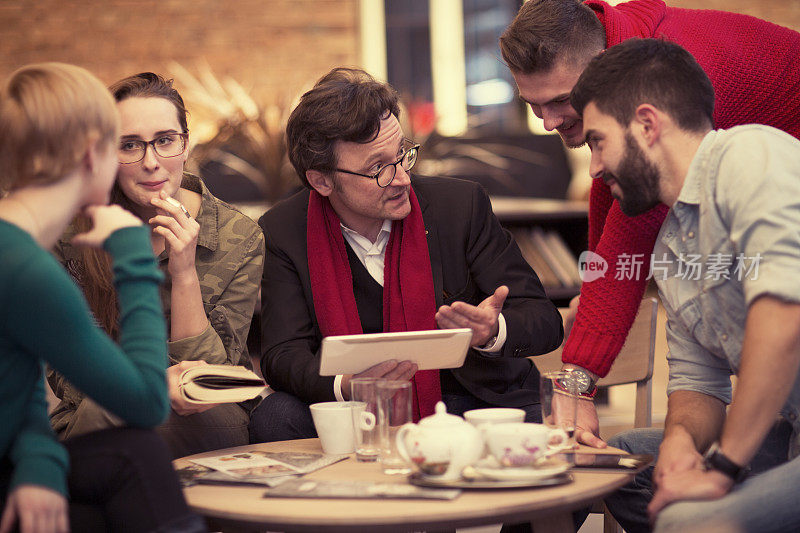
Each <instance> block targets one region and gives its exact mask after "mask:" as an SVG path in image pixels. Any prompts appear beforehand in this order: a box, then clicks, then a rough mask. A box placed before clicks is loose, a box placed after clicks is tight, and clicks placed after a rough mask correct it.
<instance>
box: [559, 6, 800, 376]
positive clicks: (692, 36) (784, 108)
mask: <svg viewBox="0 0 800 533" xmlns="http://www.w3.org/2000/svg"><path fill="white" fill-rule="evenodd" d="M585 3H586V5H588V6H589V7H591V8H592V9H593V10H594V11H595V13H596V14H597V17H598V19H600V22H601V23H602V24H603V26H604V28H605V30H606V40H607V45H608V46H613V45H616V44H619V43H620V42H622V41H624V40H626V39H629V38H632V37H658V38H663V39H667V40H670V41H673V42H676V43H677V44H680V45H681V46H683V47H685V48H686V49H688V50H689V52H691V53H692V55H693V56H694V57H695V58H696V59H697V62H698V63H699V64H700V65H701V66H702V67H703V69H704V70H705V71H706V73H707V74H708V76H709V78H710V79H711V81H712V83H713V85H714V90H715V92H716V99H715V109H714V121H715V124H716V127H719V128H730V127H732V126H736V125H738V124H748V123H759V124H767V125H770V126H773V127H776V128H780V129H782V130H783V131H786V132H787V133H789V134H791V135H793V136H795V137H798V138H800V54H798V50H800V34H798V33H797V32H795V31H792V30H790V29H788V28H784V27H781V26H778V25H775V24H771V23H769V22H765V21H763V20H759V19H756V18H754V17H749V16H746V15H739V14H735V13H725V12H721V11H712V10H689V9H677V8H671V7H667V6H666V5H665V3H664V2H663V0H633V1H630V2H624V3H621V4H619V5H617V6H611V5H609V4H607V3H606V2H604V1H602V0H587V1H586V2H585ZM666 214H667V208H666V206H663V205H662V206H658V207H656V208H654V209H653V210H651V211H649V212H648V213H645V214H643V215H640V216H638V217H633V218H630V217H627V216H625V215H624V214H623V213H622V212H621V211H620V208H619V205H618V204H617V202H616V201H615V200H613V198H612V197H611V192H610V190H609V189H608V187H607V186H606V185H605V184H604V183H602V182H601V181H599V180H595V182H594V183H593V184H592V194H591V197H590V202H589V249H590V250H592V251H594V252H595V253H597V254H599V255H600V256H602V257H603V258H604V259H605V260H606V261H607V262H608V271H607V272H606V275H605V277H603V278H600V279H598V280H595V281H592V282H588V283H584V284H583V286H582V287H581V300H580V305H579V307H578V314H577V316H576V318H575V324H574V325H573V327H572V330H571V332H570V335H569V337H568V338H567V342H566V344H565V346H564V352H563V361H564V362H565V363H572V364H576V365H579V366H582V367H584V368H586V369H588V370H591V371H592V372H594V373H596V374H598V375H600V376H605V375H606V374H607V373H608V370H609V369H610V368H611V364H612V363H613V362H614V359H615V358H616V356H617V354H618V353H619V350H620V349H621V348H622V345H623V344H624V342H625V338H626V337H627V335H628V331H629V330H630V327H631V324H633V320H634V319H635V318H636V311H637V309H638V308H639V302H640V301H641V298H642V295H643V293H644V290H645V288H646V286H647V280H646V279H645V277H646V272H645V273H643V275H642V276H641V277H640V279H638V280H627V279H625V280H617V279H615V276H616V273H617V264H618V262H619V257H620V255H621V254H630V255H634V254H644V261H645V265H643V266H642V269H643V271H644V270H645V269H646V268H649V260H650V254H651V253H652V251H653V247H654V245H655V239H656V237H657V236H658V231H659V229H660V227H661V224H662V223H663V221H664V219H665V218H666ZM646 265H647V266H646Z"/></svg>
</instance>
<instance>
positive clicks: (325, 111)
mask: <svg viewBox="0 0 800 533" xmlns="http://www.w3.org/2000/svg"><path fill="white" fill-rule="evenodd" d="M398 115H399V106H398V96H397V93H396V92H395V91H394V90H393V89H392V88H391V87H390V86H389V85H387V84H384V83H380V82H377V81H376V80H374V79H373V78H372V77H371V76H369V75H368V74H367V73H365V72H363V71H361V70H357V69H345V68H337V69H334V70H332V71H331V72H330V73H328V74H327V75H326V76H324V77H323V78H322V79H320V80H319V81H318V82H317V84H316V85H315V86H314V88H313V89H312V90H310V91H309V92H307V93H306V94H305V95H303V97H302V98H301V100H300V103H299V104H298V106H297V107H296V108H295V109H294V111H293V112H292V114H291V116H290V118H289V122H288V125H287V147H288V151H289V157H290V160H291V162H292V164H293V165H294V167H295V169H296V170H297V172H298V175H299V176H300V178H301V180H302V181H303V184H304V185H305V186H306V188H307V190H305V191H302V192H300V193H298V194H296V195H295V196H293V197H291V198H289V199H288V200H285V201H283V202H281V203H279V204H277V205H276V206H274V207H273V208H272V209H270V210H269V211H268V212H267V213H266V214H265V215H264V216H263V217H262V218H261V220H260V221H259V224H260V225H261V227H262V228H263V230H264V235H265V238H266V243H267V251H266V259H265V261H266V262H265V267H264V277H263V279H262V314H261V331H262V340H261V350H262V358H261V369H262V371H263V373H264V377H265V379H266V380H267V382H268V383H269V384H270V385H271V386H272V388H273V389H275V390H276V391H278V392H276V393H273V394H272V395H270V396H268V397H267V398H266V399H265V400H264V402H263V403H262V405H261V406H259V408H258V409H257V410H256V411H255V412H254V413H253V415H252V418H251V426H250V427H251V440H253V441H267V440H283V439H290V438H302V437H310V436H315V435H316V433H315V431H314V426H313V423H312V421H311V415H310V412H309V409H308V404H310V403H314V402H320V401H334V400H339V401H342V400H346V399H348V398H349V392H350V391H349V386H348V384H349V381H350V379H351V378H352V377H354V376H350V375H344V376H336V377H322V376H320V375H319V363H320V361H319V347H320V343H321V340H322V338H323V337H325V336H329V335H344V334H357V333H378V332H389V331H415V330H432V329H437V328H442V329H444V328H461V327H467V328H471V329H472V331H473V337H472V348H473V349H471V350H470V351H469V353H468V355H467V359H466V361H465V363H464V365H463V366H462V367H461V368H457V369H452V370H425V371H418V370H417V367H416V365H414V364H413V363H411V362H409V361H392V360H390V361H385V362H383V363H380V364H378V365H376V366H374V367H372V368H370V369H368V370H366V371H364V372H363V373H361V374H358V375H357V376H375V377H385V378H389V379H402V380H408V379H412V380H413V382H414V384H415V395H414V396H415V397H414V411H415V412H414V415H415V417H422V416H426V415H429V414H431V413H432V412H433V407H434V405H435V403H436V401H438V400H439V399H442V400H444V402H445V404H447V406H448V410H449V411H450V412H453V413H456V414H461V413H463V412H464V411H466V410H469V409H474V408H481V407H492V406H504V407H519V408H522V409H524V410H525V411H526V413H527V420H529V421H534V420H540V419H541V413H540V409H539V403H538V402H539V398H538V373H537V371H536V369H535V367H534V366H533V364H532V363H531V361H530V360H529V359H527V356H529V355H537V354H541V353H546V352H548V351H551V350H553V349H555V348H556V347H557V346H558V345H559V343H560V342H561V339H562V327H561V318H560V316H559V314H558V312H557V310H556V308H555V307H554V306H553V304H552V303H551V302H550V301H549V300H548V299H547V297H546V296H545V293H544V290H543V289H542V286H541V284H540V282H539V280H538V278H537V277H536V274H535V273H534V272H533V270H531V268H530V266H529V265H528V264H527V263H526V262H525V260H524V259H523V258H522V255H521V254H520V251H519V248H518V247H517V245H516V243H514V241H513V240H512V238H511V236H510V234H509V233H508V232H507V231H505V230H503V229H502V228H501V227H500V224H499V223H498V221H497V219H496V218H495V216H494V214H493V213H492V210H491V205H490V203H489V199H488V197H487V196H486V193H485V192H484V191H483V190H482V189H481V188H480V186H479V185H477V184H476V183H473V182H467V181H461V180H456V179H441V178H433V177H430V178H414V179H412V177H411V175H410V174H409V171H410V170H411V169H412V167H413V166H414V163H415V162H416V159H417V153H418V150H419V149H420V147H419V145H417V144H414V143H413V142H411V141H409V140H408V139H406V138H405V137H404V135H403V130H402V128H401V126H400V123H399V121H398Z"/></svg>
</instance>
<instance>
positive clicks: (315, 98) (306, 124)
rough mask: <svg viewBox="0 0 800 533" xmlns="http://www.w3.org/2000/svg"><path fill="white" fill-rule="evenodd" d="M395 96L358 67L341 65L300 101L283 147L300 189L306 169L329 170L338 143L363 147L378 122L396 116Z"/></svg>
mask: <svg viewBox="0 0 800 533" xmlns="http://www.w3.org/2000/svg"><path fill="white" fill-rule="evenodd" d="M398 102H399V98H398V95H397V92H396V91H395V90H394V89H393V88H392V87H391V86H390V85H389V84H387V83H382V82H379V81H377V80H375V78H373V77H372V76H370V75H369V74H367V73H366V72H364V71H363V70H361V69H355V68H344V67H339V68H335V69H333V70H331V71H330V72H329V73H328V74H326V75H325V76H323V77H322V78H320V80H319V81H318V82H317V83H316V85H314V88H313V89H311V90H310V91H308V92H307V93H305V94H304V95H303V96H302V97H301V98H300V103H299V104H297V107H295V108H294V110H293V111H292V114H291V115H290V116H289V121H288V123H287V125H286V145H287V146H286V147H287V150H288V152H289V160H290V161H291V162H292V165H293V166H294V169H295V170H296V171H297V175H298V176H299V177H300V180H301V181H302V182H303V185H305V186H306V187H310V186H309V183H308V178H306V171H308V170H319V171H321V172H326V173H327V172H333V171H334V169H335V168H336V152H335V145H336V142H337V141H347V142H357V143H367V142H370V141H372V140H373V139H375V137H376V136H377V135H378V132H379V131H380V128H381V120H382V119H385V118H387V117H388V116H389V115H390V114H392V115H394V116H396V117H399V115H400V105H399V103H398Z"/></svg>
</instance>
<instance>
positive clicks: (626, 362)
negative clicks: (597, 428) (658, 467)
mask: <svg viewBox="0 0 800 533" xmlns="http://www.w3.org/2000/svg"><path fill="white" fill-rule="evenodd" d="M559 311H560V312H561V316H562V318H563V317H564V315H566V313H567V309H565V308H560V309H559ZM657 316H658V302H657V301H656V299H655V298H644V299H643V300H642V303H641V304H640V305H639V312H638V314H637V315H636V319H635V320H634V321H633V326H631V329H630V331H629V332H628V337H627V339H625V344H624V345H623V346H622V349H621V350H620V352H619V355H618V356H617V358H616V359H615V360H614V364H613V365H611V370H609V372H608V374H607V375H606V376H605V377H603V378H601V379H600V380H599V381H598V382H597V384H598V385H599V386H601V387H611V386H614V385H625V384H628V383H636V407H635V409H636V414H635V417H634V427H637V428H639V427H649V426H650V425H651V423H652V383H651V378H652V377H653V361H654V359H655V353H656V318H657ZM562 348H563V344H562V345H561V346H559V347H558V348H557V349H556V350H554V351H552V352H550V353H547V354H543V355H537V356H534V357H531V360H532V361H533V362H534V364H535V365H536V368H538V369H539V372H549V371H552V370H558V369H560V368H561V352H562Z"/></svg>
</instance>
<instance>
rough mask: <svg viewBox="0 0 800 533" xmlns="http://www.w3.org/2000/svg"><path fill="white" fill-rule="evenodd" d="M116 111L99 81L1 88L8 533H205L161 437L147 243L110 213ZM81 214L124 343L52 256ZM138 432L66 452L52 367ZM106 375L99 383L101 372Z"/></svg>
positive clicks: (160, 385) (28, 78) (33, 73)
mask: <svg viewBox="0 0 800 533" xmlns="http://www.w3.org/2000/svg"><path fill="white" fill-rule="evenodd" d="M118 135H119V118H118V116H117V111H116V109H115V104H114V100H113V99H112V98H111V95H110V94H109V93H108V91H107V90H106V88H105V87H103V85H102V84H101V83H100V81H99V80H98V79H97V78H95V77H94V76H92V75H91V74H90V73H89V72H88V71H86V70H84V69H82V68H79V67H75V66H72V65H65V64H62V63H43V64H37V65H29V66H27V67H23V68H21V69H19V70H17V71H16V72H15V73H13V74H12V75H11V77H10V78H9V79H8V80H7V81H6V83H5V84H4V85H3V87H1V88H0V169H2V171H0V247H1V248H2V250H3V252H2V254H0V302H2V305H0V421H2V422H0V512H2V516H1V517H0V532H2V533H7V532H10V531H21V532H22V533H27V532H40V533H47V532H65V531H69V530H70V529H71V530H72V531H106V530H107V531H156V530H158V531H186V532H188V531H205V525H204V523H203V522H202V520H201V519H200V518H199V517H197V516H195V515H193V514H192V513H191V512H190V511H189V509H188V508H187V506H186V503H185V501H184V499H183V495H182V493H181V489H180V486H179V484H178V480H177V478H176V476H175V474H174V471H173V470H172V468H171V462H170V455H169V452H168V450H167V448H166V446H165V445H164V443H163V442H162V440H161V439H160V438H159V437H158V436H157V435H156V433H155V432H153V431H150V430H147V429H144V428H151V427H153V426H155V425H157V424H159V423H160V422H161V421H162V420H163V419H164V417H165V416H166V414H167V411H168V398H167V391H166V387H165V385H164V369H165V368H166V365H167V353H166V346H165V342H166V332H165V327H164V318H163V315H162V312H161V309H160V302H159V295H158V290H159V283H160V281H161V280H162V277H163V276H162V275H161V273H160V272H159V271H158V268H157V265H156V261H155V258H154V256H153V252H152V250H151V246H150V232H149V231H147V229H146V228H145V227H143V225H142V222H141V221H140V220H139V219H138V218H137V217H135V216H134V215H132V214H131V213H129V212H127V211H125V210H124V209H122V208H121V207H119V206H109V205H107V204H108V198H109V191H110V190H111V186H112V184H113V182H114V176H115V174H116V170H117V165H118V163H117V154H116V144H117V140H118ZM80 211H82V212H83V213H84V215H85V216H86V218H87V220H88V221H89V226H88V227H87V231H84V232H81V233H78V234H76V235H75V236H74V238H73V244H74V245H75V246H81V247H88V248H91V249H100V248H103V249H105V250H106V251H107V252H108V254H109V256H110V257H111V258H112V262H113V264H114V275H113V280H110V285H109V288H108V290H109V291H110V292H112V293H114V294H115V295H116V296H117V298H118V301H119V305H120V308H121V309H122V318H121V319H120V323H119V326H118V332H119V335H118V340H119V344H117V343H115V342H114V341H113V340H112V339H111V338H109V336H108V335H106V334H104V333H103V332H102V331H100V330H99V329H98V328H97V327H96V326H95V323H94V320H93V318H92V316H91V313H90V311H89V308H88V306H87V305H86V300H85V299H84V298H83V296H82V295H81V292H80V290H79V289H78V287H77V286H76V285H75V283H74V281H73V280H72V279H71V278H70V276H69V275H68V274H67V273H66V272H65V271H64V269H63V268H62V267H61V265H59V264H58V262H56V261H55V260H54V259H53V257H52V255H51V254H50V253H49V252H48V251H47V250H48V249H49V248H51V247H52V246H53V244H54V243H55V242H56V241H57V240H58V238H59V236H60V235H61V234H62V232H63V231H64V229H65V228H66V227H67V225H68V224H69V222H70V220H71V219H72V218H73V217H74V216H75V215H76V214H77V213H78V212H80ZM44 362H47V363H48V364H50V365H52V367H53V368H55V369H57V370H58V371H59V372H62V373H63V374H64V375H65V376H67V378H68V379H70V380H71V381H72V382H73V383H74V384H75V386H77V387H80V389H81V390H82V391H84V392H85V393H86V394H87V395H88V396H87V397H91V398H93V399H94V401H96V402H97V403H98V404H99V405H103V406H104V407H106V408H107V409H109V411H111V412H113V413H115V415H116V416H118V417H120V418H121V419H122V420H124V421H125V422H126V423H127V424H129V425H130V426H131V427H128V428H113V429H108V430H105V431H98V432H94V433H91V434H88V435H83V436H81V437H77V438H74V439H69V440H68V441H66V442H64V443H63V444H60V443H59V442H58V441H57V439H56V437H55V435H54V434H53V431H52V429H51V428H50V424H49V423H48V419H47V402H46V400H45V393H44V384H43V379H42V364H43V363H44ZM101 368H102V370H100V369H101Z"/></svg>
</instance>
